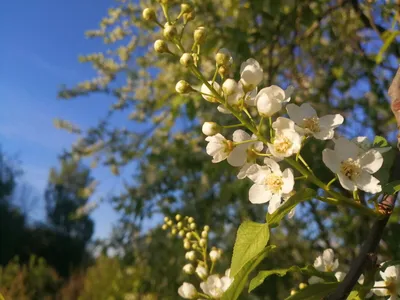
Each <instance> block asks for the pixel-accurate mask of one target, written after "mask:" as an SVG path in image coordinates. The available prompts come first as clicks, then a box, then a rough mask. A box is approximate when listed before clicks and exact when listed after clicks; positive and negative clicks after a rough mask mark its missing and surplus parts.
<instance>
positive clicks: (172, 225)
mask: <svg viewBox="0 0 400 300" xmlns="http://www.w3.org/2000/svg"><path fill="white" fill-rule="evenodd" d="M162 228H163V229H164V230H167V229H170V230H171V234H172V235H178V236H180V237H182V238H183V247H184V249H186V250H188V251H187V252H186V254H185V259H186V260H187V261H188V263H187V264H185V265H184V266H183V268H182V271H183V272H184V273H185V274H187V275H194V276H195V277H197V278H198V279H199V280H200V281H201V283H200V290H198V289H196V287H195V286H194V285H193V284H192V283H189V282H184V283H183V284H182V285H181V286H180V287H179V289H178V294H179V295H180V296H181V297H182V298H184V299H202V298H206V299H220V298H221V297H222V295H223V293H224V292H225V291H226V290H227V289H228V288H229V286H230V285H231V283H232V281H233V278H230V276H229V269H228V270H226V271H225V275H224V276H220V275H218V274H215V273H214V270H215V265H216V263H217V262H218V261H219V259H220V258H221V255H222V250H221V249H218V248H216V247H211V249H209V247H208V235H209V231H210V227H209V226H208V225H206V226H204V227H203V229H202V231H198V230H197V225H196V223H195V222H194V219H193V218H192V217H188V216H186V217H182V216H181V215H179V214H178V215H176V216H175V219H170V218H168V217H165V218H164V224H163V225H162Z"/></svg>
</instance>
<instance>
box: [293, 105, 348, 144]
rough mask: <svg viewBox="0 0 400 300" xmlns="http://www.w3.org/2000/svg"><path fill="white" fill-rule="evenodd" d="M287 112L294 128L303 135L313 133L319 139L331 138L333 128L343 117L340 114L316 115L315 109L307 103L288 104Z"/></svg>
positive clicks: (339, 123)
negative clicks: (294, 125)
mask: <svg viewBox="0 0 400 300" xmlns="http://www.w3.org/2000/svg"><path fill="white" fill-rule="evenodd" d="M286 110H287V113H288V115H289V117H290V119H291V120H293V121H294V122H295V123H296V125H297V126H296V130H297V131H298V132H299V133H301V134H305V135H313V136H314V137H315V138H316V139H319V140H328V139H332V138H333V136H334V129H335V128H336V127H338V126H340V125H341V124H342V123H343V121H344V118H343V117H342V116H341V115H340V114H335V115H326V116H323V117H321V118H319V117H318V115H317V112H316V111H315V109H314V108H313V107H312V106H311V105H310V104H308V103H304V104H302V105H301V106H297V105H296V104H288V105H287V107H286Z"/></svg>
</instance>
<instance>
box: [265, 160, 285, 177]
mask: <svg viewBox="0 0 400 300" xmlns="http://www.w3.org/2000/svg"><path fill="white" fill-rule="evenodd" d="M264 164H265V165H266V166H268V167H269V168H270V169H271V171H272V173H274V174H276V175H281V174H282V171H281V167H279V165H278V163H277V162H276V161H275V160H273V159H271V158H269V157H266V158H264Z"/></svg>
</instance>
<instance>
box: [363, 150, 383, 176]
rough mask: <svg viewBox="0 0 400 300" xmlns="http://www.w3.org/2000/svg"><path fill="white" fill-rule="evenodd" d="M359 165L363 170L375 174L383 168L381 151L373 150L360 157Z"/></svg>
mask: <svg viewBox="0 0 400 300" xmlns="http://www.w3.org/2000/svg"><path fill="white" fill-rule="evenodd" d="M359 163H360V166H361V168H362V169H363V170H365V171H367V172H368V173H370V174H374V173H375V172H377V171H378V170H379V169H380V168H381V167H382V165H383V157H382V154H381V153H380V152H379V151H377V150H375V149H371V150H369V151H367V152H366V153H365V154H363V155H362V156H361V157H360V159H359Z"/></svg>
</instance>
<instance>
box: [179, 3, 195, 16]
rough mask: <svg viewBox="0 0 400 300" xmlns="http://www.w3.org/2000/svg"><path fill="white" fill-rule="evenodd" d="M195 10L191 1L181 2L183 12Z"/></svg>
mask: <svg viewBox="0 0 400 300" xmlns="http://www.w3.org/2000/svg"><path fill="white" fill-rule="evenodd" d="M192 11H193V7H192V6H191V5H190V4H189V3H182V4H181V12H182V13H183V14H187V13H190V12H192Z"/></svg>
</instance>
